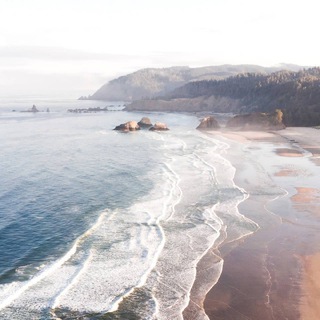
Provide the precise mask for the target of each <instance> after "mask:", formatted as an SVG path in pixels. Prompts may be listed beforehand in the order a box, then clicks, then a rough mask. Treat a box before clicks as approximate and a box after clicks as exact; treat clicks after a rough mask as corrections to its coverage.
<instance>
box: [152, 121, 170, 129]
mask: <svg viewBox="0 0 320 320" xmlns="http://www.w3.org/2000/svg"><path fill="white" fill-rule="evenodd" d="M149 130H151V131H166V130H169V128H168V127H167V125H166V124H165V123H162V122H156V123H155V124H154V126H153V127H151V128H150V129H149Z"/></svg>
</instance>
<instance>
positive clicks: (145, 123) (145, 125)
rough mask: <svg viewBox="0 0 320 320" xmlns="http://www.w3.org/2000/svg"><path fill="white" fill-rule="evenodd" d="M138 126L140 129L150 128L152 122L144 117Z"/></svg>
mask: <svg viewBox="0 0 320 320" xmlns="http://www.w3.org/2000/svg"><path fill="white" fill-rule="evenodd" d="M138 125H139V127H140V128H150V127H152V123H151V120H150V119H149V118H148V117H143V118H142V119H141V120H140V121H139V122H138Z"/></svg>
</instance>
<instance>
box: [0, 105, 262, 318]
mask: <svg viewBox="0 0 320 320" xmlns="http://www.w3.org/2000/svg"><path fill="white" fill-rule="evenodd" d="M33 103H34V100H32V99H30V100H26V99H21V100H2V102H1V104H0V146H1V153H0V172H1V176H0V177H1V181H0V218H1V219H0V318H1V319H17V320H20V319H58V318H60V319H79V318H81V317H82V318H83V319H182V312H183V310H184V309H185V308H186V307H187V305H188V303H189V300H190V291H191V288H192V285H193V283H194V280H195V277H196V267H197V263H198V262H199V260H200V259H201V258H202V257H203V256H204V255H205V254H206V253H207V252H208V250H209V249H210V248H211V247H212V246H214V245H215V243H216V242H217V240H218V238H219V237H220V238H221V234H222V233H221V231H223V234H225V235H227V234H228V232H229V230H232V232H230V234H232V239H236V238H240V237H242V236H244V235H246V234H249V233H251V232H253V231H255V230H256V229H257V228H258V226H257V225H256V224H255V223H254V222H252V221H251V220H249V219H247V218H245V217H244V216H243V215H241V214H240V213H239V212H238V209H237V207H238V204H239V203H240V202H241V201H243V200H244V199H246V197H247V195H246V192H245V190H242V189H241V188H239V187H237V186H236V185H235V184H234V181H233V178H234V174H235V169H234V168H233V167H232V165H231V164H230V162H228V161H227V160H226V159H225V158H224V155H225V153H226V152H227V150H228V148H229V145H228V144H227V143H226V142H223V141H219V140H218V139H215V138H212V137H209V136H207V135H205V134H204V133H201V132H199V131H197V130H195V128H196V126H197V125H198V122H199V120H198V119H197V118H196V117H195V116H192V115H183V114H166V113H149V114H141V113H128V112H126V111H107V112H98V113H68V112H67V109H70V108H71V109H75V108H89V107H101V108H103V107H105V106H107V105H115V106H121V103H120V102H112V103H107V102H102V101H71V100H69V101H62V100H61V101H58V100H55V101H51V100H39V101H36V106H37V108H38V109H39V110H40V111H44V112H39V113H30V112H20V111H25V110H27V109H30V108H31V107H32V104H33ZM47 108H49V110H50V112H46V110H47ZM119 109H121V108H118V109H117V110H119ZM12 110H15V111H14V112H13V111H12ZM142 116H148V117H150V118H151V120H152V122H155V121H161V122H165V123H167V125H168V127H169V128H170V130H169V131H166V132H151V131H148V130H141V131H138V132H130V133H121V132H117V131H114V130H112V129H113V128H114V127H115V126H116V125H118V124H120V123H124V122H126V121H129V120H136V121H139V120H140V119H141V117H142ZM217 213H219V214H217ZM221 213H223V214H221ZM232 239H231V240H232ZM231 240H230V241H231ZM220 241H221V239H220ZM213 268H215V270H216V272H215V273H214V274H215V276H214V277H213V279H212V284H214V283H216V282H217V280H218V278H219V275H220V273H221V270H222V268H223V261H222V260H220V262H218V263H217V264H216V265H215V266H213ZM205 294H206V292H203V295H205ZM202 317H203V318H204V319H205V316H202Z"/></svg>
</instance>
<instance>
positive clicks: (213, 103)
mask: <svg viewBox="0 0 320 320" xmlns="http://www.w3.org/2000/svg"><path fill="white" fill-rule="evenodd" d="M241 107H242V105H241V102H240V100H236V99H231V98H228V97H215V96H210V97H196V98H190V99H189V98H181V99H171V100H163V99H154V100H137V101H133V102H132V103H131V104H129V105H127V107H126V110H127V111H166V112H201V111H212V112H222V113H223V112H225V110H230V111H228V112H237V111H238V110H239V109H241Z"/></svg>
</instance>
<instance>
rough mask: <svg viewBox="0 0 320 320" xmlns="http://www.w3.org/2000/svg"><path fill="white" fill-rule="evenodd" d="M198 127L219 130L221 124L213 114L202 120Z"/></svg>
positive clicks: (199, 128)
mask: <svg viewBox="0 0 320 320" xmlns="http://www.w3.org/2000/svg"><path fill="white" fill-rule="evenodd" d="M197 129H198V130H206V129H213V130H217V129H220V125H219V123H218V121H217V120H216V119H215V118H214V117H213V116H208V117H205V118H203V119H202V120H201V122H200V124H199V125H198V127H197Z"/></svg>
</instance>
